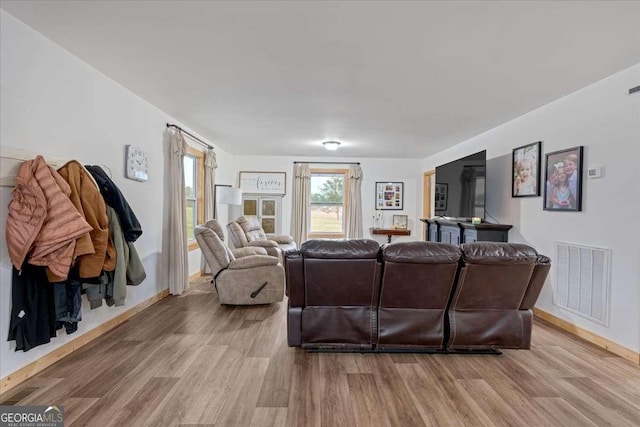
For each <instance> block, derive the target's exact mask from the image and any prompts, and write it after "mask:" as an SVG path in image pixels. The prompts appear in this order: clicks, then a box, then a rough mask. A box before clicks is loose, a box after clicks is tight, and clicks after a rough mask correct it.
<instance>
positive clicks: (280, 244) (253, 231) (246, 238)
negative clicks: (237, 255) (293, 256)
mask: <svg viewBox="0 0 640 427" xmlns="http://www.w3.org/2000/svg"><path fill="white" fill-rule="evenodd" d="M227 230H228V231H229V240H231V243H233V246H235V247H236V248H245V247H261V248H265V249H266V250H267V253H268V254H269V255H272V256H277V257H278V258H280V259H282V252H286V251H287V250H289V249H295V248H296V242H294V241H293V237H291V236H285V235H277V234H266V233H265V232H264V230H263V229H262V227H261V226H260V222H259V221H258V218H257V217H255V216H241V217H240V218H238V219H236V220H235V221H232V222H230V223H229V224H227Z"/></svg>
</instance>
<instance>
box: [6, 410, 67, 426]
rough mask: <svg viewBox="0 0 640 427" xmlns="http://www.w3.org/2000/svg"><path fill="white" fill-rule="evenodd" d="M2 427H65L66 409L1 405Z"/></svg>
mask: <svg viewBox="0 0 640 427" xmlns="http://www.w3.org/2000/svg"><path fill="white" fill-rule="evenodd" d="M0 427H64V408H63V407H62V406H5V405H0Z"/></svg>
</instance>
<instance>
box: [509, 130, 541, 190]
mask: <svg viewBox="0 0 640 427" xmlns="http://www.w3.org/2000/svg"><path fill="white" fill-rule="evenodd" d="M541 154H542V142H541V141H538V142H534V143H531V144H528V145H523V146H522V147H518V148H514V149H513V154H512V163H511V165H512V169H511V197H537V196H539V195H540V161H541Z"/></svg>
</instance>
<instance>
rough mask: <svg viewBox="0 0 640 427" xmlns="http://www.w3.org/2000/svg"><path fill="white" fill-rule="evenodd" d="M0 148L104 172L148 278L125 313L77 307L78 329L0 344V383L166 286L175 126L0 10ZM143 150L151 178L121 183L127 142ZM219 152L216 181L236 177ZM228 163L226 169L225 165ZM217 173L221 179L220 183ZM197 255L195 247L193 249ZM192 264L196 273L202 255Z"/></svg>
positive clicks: (2, 192) (3, 312)
mask: <svg viewBox="0 0 640 427" xmlns="http://www.w3.org/2000/svg"><path fill="white" fill-rule="evenodd" d="M0 19H1V21H0V29H1V34H0V40H1V43H2V44H1V47H0V52H1V58H0V66H1V68H0V76H1V92H0V100H1V101H0V102H1V104H0V113H1V116H0V122H1V124H2V126H0V129H1V132H0V148H5V147H16V148H18V147H19V148H23V149H26V150H30V151H33V152H34V153H38V154H45V155H46V154H49V155H51V156H54V157H57V158H68V159H77V160H79V161H80V162H82V163H85V164H86V163H91V164H97V165H101V166H106V167H107V168H108V169H110V170H111V173H112V179H113V181H114V182H115V183H116V184H117V185H118V187H119V188H120V189H121V191H122V192H123V194H124V195H125V197H126V198H127V200H128V201H129V203H130V204H131V207H132V208H133V210H134V211H135V213H136V215H137V216H138V219H139V220H140V223H141V224H142V228H143V231H144V233H143V235H142V236H141V237H140V238H139V239H138V241H137V242H136V248H137V250H138V252H139V254H140V257H141V259H142V260H143V263H144V266H145V270H146V272H147V279H146V280H145V281H144V282H143V283H142V284H141V285H140V286H138V287H129V288H128V290H127V291H128V292H127V299H126V304H125V306H124V307H118V308H115V307H106V305H104V306H103V307H100V308H98V309H96V310H90V309H89V307H88V305H86V301H85V306H83V320H82V321H81V322H80V323H79V329H78V332H76V333H75V334H73V335H71V336H66V335H65V333H64V332H59V333H58V337H56V338H53V339H52V341H51V343H49V344H46V345H42V346H39V347H36V348H34V349H32V350H30V351H28V352H26V353H25V352H22V351H20V352H14V349H15V345H14V343H13V342H11V343H9V342H7V341H5V340H4V338H3V339H0V377H5V376H6V375H8V374H9V373H11V372H14V371H16V370H17V369H20V368H21V367H23V366H25V365H27V364H28V363H30V362H33V361H34V360H36V359H38V358H40V357H42V356H43V355H45V354H46V353H49V352H51V351H53V350H55V349H56V348H58V347H59V346H61V345H62V344H65V343H67V342H69V341H70V340H71V339H74V338H76V337H78V336H80V335H81V334H83V333H85V332H87V331H88V330H90V329H93V328H95V327H96V326H99V325H100V324H102V323H104V322H106V321H107V320H109V319H111V318H113V317H115V316H117V315H118V314H120V313H122V312H123V311H125V310H126V309H128V308H130V307H133V306H134V305H136V304H138V303H140V302H142V301H144V300H146V299H147V298H149V297H151V296H153V295H155V294H157V293H158V292H160V291H161V290H163V289H166V288H167V287H168V285H167V283H166V282H165V281H164V280H163V278H162V275H161V265H162V263H161V262H160V258H161V251H162V240H163V236H164V235H165V230H166V225H164V224H163V215H162V209H163V194H164V193H163V177H164V171H163V164H164V154H163V149H162V144H163V132H164V130H165V123H166V122H168V121H169V122H173V123H175V122H176V121H175V120H173V119H172V118H171V117H169V116H167V115H166V114H164V113H163V112H161V111H160V110H158V109H157V108H155V107H154V106H152V105H151V104H149V103H147V102H146V101H144V100H142V99H141V98H139V97H138V96H136V95H134V94H133V93H131V92H130V91H128V90H127V89H125V88H123V87H122V86H120V85H119V84H117V83H115V82H114V81H112V80H110V79H109V78H107V77H106V76H104V75H103V74H101V73H99V72H98V71H96V70H95V69H93V68H91V67H90V66H89V65H87V64H86V63H84V62H82V61H80V60H79V59H77V58H76V57H74V56H73V55H71V54H70V53H69V52H67V51H65V50H64V49H62V48H61V47H59V46H58V45H56V44H54V43H53V42H51V41H50V40H48V39H46V38H45V37H43V36H42V35H40V34H38V33H36V32H35V31H33V30H32V29H31V28H29V27H27V26H25V25H24V24H22V23H21V22H19V21H17V20H16V19H15V18H13V17H12V16H11V15H9V14H7V13H6V12H4V11H0ZM127 144H134V145H138V146H140V147H142V148H143V149H145V150H146V151H147V153H148V156H149V180H148V181H147V182H136V181H131V180H128V179H125V178H124V153H125V151H124V150H125V145H127ZM216 152H217V153H218V163H219V164H220V168H219V169H218V174H219V178H218V179H219V180H220V179H225V178H224V175H225V174H226V175H228V176H233V173H232V169H230V168H232V167H233V165H232V162H231V160H230V159H231V156H230V155H228V154H227V153H225V152H223V151H221V150H219V149H216ZM228 164H229V165H228ZM220 177H221V178H220ZM10 200H11V188H7V187H1V188H0V204H1V205H2V206H3V207H2V209H0V224H2V226H1V227H0V230H1V231H0V233H1V234H0V240H1V242H0V336H2V337H6V336H7V332H8V329H9V320H10V308H11V261H10V259H9V255H8V251H7V247H6V239H5V226H4V224H5V223H6V218H7V208H6V206H7V205H8V204H9V201H10ZM196 252H199V251H196ZM192 257H194V258H197V261H196V262H195V264H194V266H191V265H190V270H191V271H192V272H193V271H196V270H197V268H199V261H200V260H199V253H196V254H195V255H194V256H192Z"/></svg>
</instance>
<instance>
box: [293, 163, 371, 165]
mask: <svg viewBox="0 0 640 427" xmlns="http://www.w3.org/2000/svg"><path fill="white" fill-rule="evenodd" d="M304 163H307V164H312V165H359V164H360V162H293V164H294V165H297V164H304Z"/></svg>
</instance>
